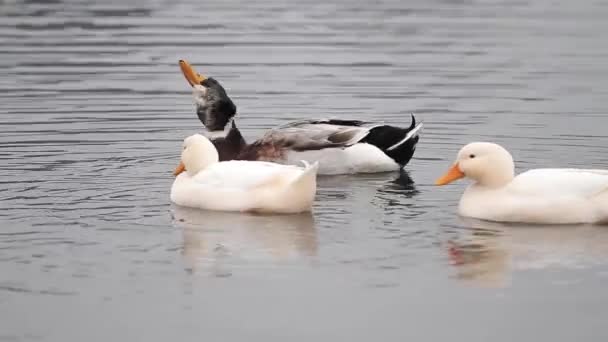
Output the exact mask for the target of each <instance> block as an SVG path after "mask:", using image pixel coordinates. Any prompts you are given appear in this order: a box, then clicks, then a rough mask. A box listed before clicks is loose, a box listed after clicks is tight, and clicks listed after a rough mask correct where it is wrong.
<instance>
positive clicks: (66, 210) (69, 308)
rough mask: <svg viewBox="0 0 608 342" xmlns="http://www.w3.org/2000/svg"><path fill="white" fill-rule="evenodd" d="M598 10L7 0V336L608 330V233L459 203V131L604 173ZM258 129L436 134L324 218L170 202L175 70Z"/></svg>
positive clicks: (0, 7)
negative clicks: (507, 217)
mask: <svg viewBox="0 0 608 342" xmlns="http://www.w3.org/2000/svg"><path fill="white" fill-rule="evenodd" d="M607 17H608V3H607V2H605V1H591V0H589V1H580V2H578V1H568V0H552V1H550V0H534V1H533V0H529V1H527V0H521V1H506V0H424V1H422V0H417V1H396V0H394V1H388V0H387V1H345V0H343V1H319V0H307V1H298V2H296V1H291V2H283V1H274V0H260V1H243V0H227V1H215V0H214V1H206V0H205V1H202V0H200V1H195V0H184V1H181V0H177V1H166V0H139V1H135V0H123V1H92V0H53V1H42V0H2V1H0V115H1V116H0V159H1V163H0V169H1V172H0V175H1V179H0V183H1V184H2V186H1V187H0V222H1V229H0V341H245V340H247V341H311V340H318V341H371V340H379V341H405V340H410V341H440V340H452V341H453V340H455V341H488V340H492V341H573V340H582V341H606V339H607V338H608V327H607V326H606V324H605V322H606V317H608V292H607V291H606V283H607V281H608V228H606V227H596V226H572V227H570V226H559V227H531V226H510V225H500V224H489V223H485V222H475V221H468V220H463V219H461V218H459V217H458V216H457V213H456V209H457V203H458V199H459V197H460V194H461V193H462V191H463V189H464V187H465V186H466V182H460V183H457V184H454V185H450V186H447V187H441V188H439V187H435V186H433V181H434V180H435V179H436V178H437V177H438V176H440V175H441V174H442V173H443V172H444V171H445V170H446V169H447V168H448V167H449V165H450V164H451V162H452V160H453V158H454V157H455V154H456V152H457V151H458V149H459V148H460V147H461V146H462V145H464V144H466V143H467V142H471V141H494V142H498V143H500V144H503V145H504V146H505V147H507V148H508V149H509V150H510V151H511V152H512V153H513V155H514V157H515V159H516V162H517V168H518V171H521V170H525V169H529V168H535V167H586V168H604V169H608V131H607V127H608V116H607V114H608V62H607V61H608V44H607V41H606V32H608V21H607V20H606V18H607ZM179 59H186V60H188V61H190V62H191V63H192V64H194V65H195V66H196V67H197V70H199V71H200V72H202V73H204V74H206V75H209V76H213V77H215V78H216V79H218V80H220V81H221V82H222V84H223V85H224V86H225V87H226V88H227V90H228V92H229V94H230V95H231V96H232V98H233V100H234V101H235V103H236V104H237V106H238V111H239V116H238V120H239V124H240V127H241V128H242V129H243V133H244V134H245V135H246V137H247V138H249V139H255V138H256V137H258V136H260V135H261V134H263V132H264V131H265V130H267V129H270V128H272V127H274V126H276V125H279V124H283V123H286V122H288V121H291V120H297V119H307V118H324V117H336V118H352V119H364V120H377V121H385V122H389V123H393V124H400V125H409V113H415V114H416V115H417V118H418V119H419V120H421V121H423V122H424V124H425V129H424V131H423V133H422V138H421V141H420V143H419V145H418V149H417V152H416V155H415V158H414V159H413V160H412V161H411V162H410V164H409V165H407V166H406V168H405V170H404V172H403V173H401V174H399V173H396V172H395V173H386V174H376V175H361V176H336V177H324V178H320V179H319V190H318V196H317V199H316V202H315V205H314V212H313V213H312V214H304V215H296V216H283V217H276V216H274V217H272V216H271V217H268V216H251V215H239V214H229V213H217V212H216V213H211V212H202V211H198V210H192V209H185V208H179V207H175V206H173V205H171V203H170V201H169V196H168V195H169V189H170V186H171V182H172V179H173V178H172V175H171V171H172V169H173V168H174V167H175V166H176V164H177V162H178V159H179V153H180V146H181V141H182V139H183V138H184V137H185V136H187V135H189V134H192V133H195V132H198V131H200V130H201V125H200V123H199V121H198V120H197V118H196V116H195V113H194V111H193V109H194V106H193V103H192V98H191V94H190V90H189V87H188V84H187V83H186V81H185V79H184V78H183V77H182V75H181V73H180V71H179V67H178V65H177V61H178V60H179Z"/></svg>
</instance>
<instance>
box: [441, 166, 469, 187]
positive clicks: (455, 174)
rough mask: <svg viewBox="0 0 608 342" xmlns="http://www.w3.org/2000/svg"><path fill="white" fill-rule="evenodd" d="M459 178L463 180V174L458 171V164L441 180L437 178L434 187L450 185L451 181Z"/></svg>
mask: <svg viewBox="0 0 608 342" xmlns="http://www.w3.org/2000/svg"><path fill="white" fill-rule="evenodd" d="M460 178H464V173H462V171H460V168H459V167H458V164H454V165H452V167H451V168H450V169H449V170H448V172H446V174H445V175H443V176H442V177H441V178H439V179H438V180H436V181H435V185H446V184H450V183H452V182H453V181H455V180H458V179H460Z"/></svg>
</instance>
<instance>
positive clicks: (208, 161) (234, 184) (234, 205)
mask: <svg viewBox="0 0 608 342" xmlns="http://www.w3.org/2000/svg"><path fill="white" fill-rule="evenodd" d="M317 169H318V163H314V164H312V165H310V164H308V163H306V162H304V167H298V166H293V165H281V164H276V163H270V162H263V161H240V160H233V161H223V162H220V161H219V155H218V153H217V150H216V149H215V146H214V145H213V144H212V143H211V141H209V139H207V138H206V137H204V136H202V135H200V134H195V135H192V136H189V137H187V138H186V139H184V144H183V151H182V154H181V162H180V164H179V166H178V167H177V168H176V169H175V171H174V175H175V176H177V177H176V178H175V181H174V182H173V186H172V187H171V201H173V202H174V203H175V204H178V205H181V206H185V207H192V208H199V209H208V210H218V211H240V212H257V213H274V214H292V213H301V212H308V211H311V207H312V203H313V201H314V198H315V195H316V191H317V181H316V177H317Z"/></svg>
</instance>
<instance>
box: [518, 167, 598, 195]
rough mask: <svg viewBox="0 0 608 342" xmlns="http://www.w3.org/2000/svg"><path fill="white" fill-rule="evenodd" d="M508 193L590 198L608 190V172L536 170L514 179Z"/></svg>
mask: <svg viewBox="0 0 608 342" xmlns="http://www.w3.org/2000/svg"><path fill="white" fill-rule="evenodd" d="M507 189H508V191H509V192H512V193H514V194H521V195H531V196H543V197H545V198H547V199H549V198H550V197H554V196H559V197H563V196H574V197H579V198H590V197H592V196H595V195H597V194H599V193H600V192H602V191H604V190H607V189H608V171H607V170H592V169H534V170H530V171H527V172H524V173H522V174H520V175H518V176H517V177H515V178H514V179H513V181H512V182H511V183H510V184H509V185H508V188H507Z"/></svg>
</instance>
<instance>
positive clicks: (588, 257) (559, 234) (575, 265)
mask: <svg viewBox="0 0 608 342" xmlns="http://www.w3.org/2000/svg"><path fill="white" fill-rule="evenodd" d="M461 220H462V221H463V222H464V224H465V225H466V226H467V227H469V228H470V229H467V230H466V231H465V232H466V234H463V235H462V236H459V237H458V238H456V239H453V240H450V241H448V244H447V246H448V254H449V259H450V261H451V263H452V265H453V266H454V267H455V268H456V277H457V278H458V279H460V280H463V281H465V282H466V283H469V284H474V285H477V286H484V287H486V286H489V287H495V286H496V287H502V286H506V285H508V283H509V282H510V279H511V276H512V273H513V272H514V271H521V270H530V269H549V268H556V269H563V268H566V269H581V268H591V267H592V266H596V265H602V264H603V265H605V264H608V227H606V226H593V225H558V226H556V225H520V224H518V225H514V224H502V223H496V222H487V221H480V220H474V219H468V218H461Z"/></svg>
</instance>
